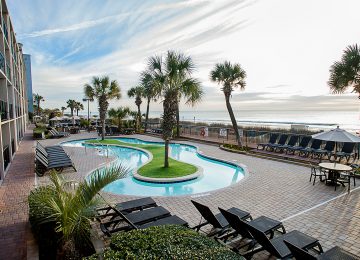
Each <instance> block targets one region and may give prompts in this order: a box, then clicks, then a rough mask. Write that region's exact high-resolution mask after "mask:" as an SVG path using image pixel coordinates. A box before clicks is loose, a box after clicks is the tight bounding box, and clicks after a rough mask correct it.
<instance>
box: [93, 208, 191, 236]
mask: <svg viewBox="0 0 360 260" xmlns="http://www.w3.org/2000/svg"><path fill="white" fill-rule="evenodd" d="M113 210H114V211H115V212H116V213H117V214H118V218H117V219H115V220H111V221H108V222H104V223H100V228H101V231H102V232H103V233H104V234H105V235H107V236H109V237H110V236H111V234H113V233H116V232H119V231H128V230H131V229H143V228H148V227H151V226H159V225H183V226H187V225H188V223H187V222H186V221H185V220H183V219H181V218H179V217H178V216H176V215H173V216H172V215H171V214H170V212H169V211H168V210H166V209H165V208H163V207H161V206H160V207H155V208H150V209H146V210H142V211H137V212H132V213H129V214H127V215H125V214H123V213H122V212H120V211H119V210H117V209H116V208H113Z"/></svg>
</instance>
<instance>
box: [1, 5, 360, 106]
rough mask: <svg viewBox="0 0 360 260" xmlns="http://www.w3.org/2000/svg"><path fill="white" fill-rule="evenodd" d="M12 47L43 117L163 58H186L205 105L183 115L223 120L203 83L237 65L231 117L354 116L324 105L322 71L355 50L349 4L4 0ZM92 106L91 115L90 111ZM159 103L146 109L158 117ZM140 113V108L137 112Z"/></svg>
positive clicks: (354, 8) (347, 102)
mask: <svg viewBox="0 0 360 260" xmlns="http://www.w3.org/2000/svg"><path fill="white" fill-rule="evenodd" d="M7 4H8V8H9V11H10V16H11V19H12V23H13V25H14V29H15V32H16V34H17V40H18V41H19V42H21V43H23V44H24V48H23V49H24V52H25V53H29V54H31V56H32V73H33V75H32V76H33V90H34V93H39V94H41V95H42V96H43V97H44V98H45V102H44V103H43V105H44V107H47V108H55V107H58V108H60V107H61V106H65V103H66V100H68V99H75V100H78V101H81V99H82V98H83V96H84V94H83V86H84V84H85V83H88V82H90V80H91V78H92V77H93V76H102V75H109V76H110V78H111V79H116V80H117V81H118V82H119V84H120V86H121V89H122V93H123V98H122V99H121V100H120V101H114V102H111V107H117V106H126V105H127V106H131V107H132V108H133V109H135V105H134V100H132V99H129V98H128V97H127V95H126V92H127V90H128V89H129V88H130V87H132V86H136V85H137V84H138V83H139V74H140V72H141V71H142V70H143V69H144V68H145V63H146V59H147V58H148V57H150V56H153V55H155V54H164V53H166V51H168V50H177V51H181V52H184V53H185V54H186V55H190V56H191V57H192V59H193V60H194V63H195V65H196V71H195V73H194V77H196V78H198V79H199V80H200V81H201V82H202V86H203V89H204V91H205V96H204V98H203V100H202V102H201V103H200V104H198V105H197V106H196V107H189V106H186V105H182V106H181V109H182V110H185V111H192V110H199V111H212V110H214V111H215V110H226V107H225V101H224V96H223V94H222V92H221V90H220V86H219V85H217V84H216V83H213V82H211V81H210V80H209V73H210V71H211V70H212V68H213V67H214V66H215V64H216V63H219V62H223V61H225V60H228V61H231V62H233V63H235V62H236V63H239V64H240V65H241V66H242V68H243V69H244V70H245V71H246V73H247V78H246V88H245V90H244V91H240V90H237V91H235V92H234V93H233V96H232V100H231V102H232V105H233V108H234V110H282V109H287V108H289V107H291V109H292V110H349V111H351V110H355V111H357V110H358V108H359V102H358V99H357V96H356V95H355V94H351V93H346V94H344V95H332V94H331V93H330V91H329V87H328V85H327V80H328V78H329V68H330V66H331V65H332V63H333V62H334V61H336V60H339V59H340V58H341V55H342V52H343V50H344V49H345V48H346V47H347V46H348V45H351V44H355V43H359V37H358V36H359V24H360V16H359V15H358V10H359V9H360V1H358V0H316V1H314V0H291V1H289V0H258V1H256V0H184V1H171V0H167V1H166V0H164V1H161V0H148V1H142V0H132V1H126V0H77V1H73V0H61V1H60V0H58V1H54V0H11V1H7ZM96 107H97V105H96V103H93V104H92V105H91V108H90V109H91V111H96ZM161 109H162V104H161V103H159V102H158V103H154V104H151V110H155V111H160V110H161ZM143 110H145V101H144V105H143Z"/></svg>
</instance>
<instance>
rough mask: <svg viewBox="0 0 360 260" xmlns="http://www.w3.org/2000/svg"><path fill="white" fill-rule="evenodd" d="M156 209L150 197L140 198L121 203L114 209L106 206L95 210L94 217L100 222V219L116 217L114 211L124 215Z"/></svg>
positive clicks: (116, 214)
mask: <svg viewBox="0 0 360 260" xmlns="http://www.w3.org/2000/svg"><path fill="white" fill-rule="evenodd" d="M154 207H157V204H156V202H155V201H154V200H153V199H152V198H151V197H146V198H141V199H134V200H129V201H125V202H121V203H118V204H116V205H115V206H114V207H112V206H107V207H102V208H98V209H96V210H95V211H96V216H95V218H96V219H97V220H98V221H100V222H101V220H102V219H105V218H106V217H112V218H113V217H116V216H118V213H117V212H116V211H114V210H113V209H114V208H115V209H116V210H118V211H120V212H121V213H123V214H124V215H126V214H129V213H131V212H134V211H141V210H144V209H148V208H154Z"/></svg>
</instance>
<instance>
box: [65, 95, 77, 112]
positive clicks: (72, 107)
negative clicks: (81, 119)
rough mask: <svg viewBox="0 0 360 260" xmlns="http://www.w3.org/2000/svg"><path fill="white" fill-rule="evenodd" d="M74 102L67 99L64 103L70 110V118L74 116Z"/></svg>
mask: <svg viewBox="0 0 360 260" xmlns="http://www.w3.org/2000/svg"><path fill="white" fill-rule="evenodd" d="M76 103H77V102H76V101H75V100H74V99H69V100H68V101H66V104H67V107H68V108H70V113H71V116H73V115H74V110H75V108H76Z"/></svg>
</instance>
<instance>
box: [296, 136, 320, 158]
mask: <svg viewBox="0 0 360 260" xmlns="http://www.w3.org/2000/svg"><path fill="white" fill-rule="evenodd" d="M321 144H322V141H321V140H318V139H313V141H312V143H311V146H310V147H306V148H303V149H300V150H299V155H300V156H303V157H308V156H309V155H310V154H312V153H313V152H314V151H316V150H319V149H320V147H321Z"/></svg>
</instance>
